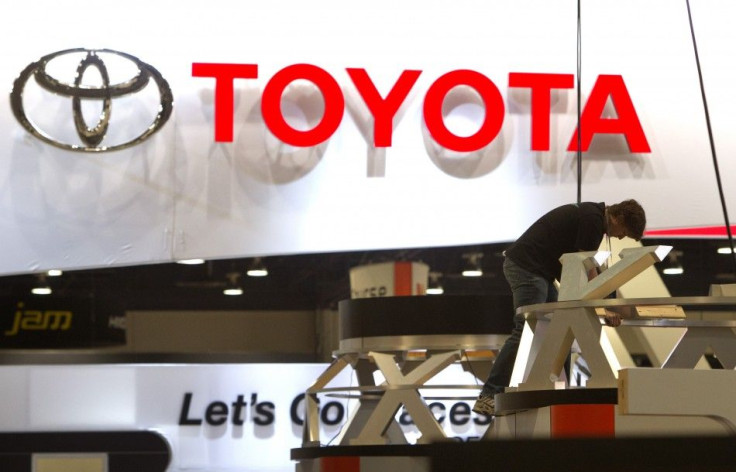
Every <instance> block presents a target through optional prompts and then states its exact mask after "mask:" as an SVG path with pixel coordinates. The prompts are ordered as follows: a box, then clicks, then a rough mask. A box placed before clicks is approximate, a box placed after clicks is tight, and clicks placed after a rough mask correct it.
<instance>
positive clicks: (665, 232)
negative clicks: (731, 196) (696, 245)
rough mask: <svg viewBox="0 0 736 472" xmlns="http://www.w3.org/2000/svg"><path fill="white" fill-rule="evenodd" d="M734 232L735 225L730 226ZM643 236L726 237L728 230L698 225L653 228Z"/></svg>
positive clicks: (723, 227)
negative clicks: (692, 226)
mask: <svg viewBox="0 0 736 472" xmlns="http://www.w3.org/2000/svg"><path fill="white" fill-rule="evenodd" d="M734 232H736V226H731V233H734ZM644 235H645V236H649V237H656V236H672V237H678V236H679V237H685V236H689V237H692V236H702V237H711V238H713V237H727V236H728V232H727V231H726V227H725V226H700V227H694V228H672V229H655V230H650V231H646V232H645V233H644Z"/></svg>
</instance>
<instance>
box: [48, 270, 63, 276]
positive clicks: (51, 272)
mask: <svg viewBox="0 0 736 472" xmlns="http://www.w3.org/2000/svg"><path fill="white" fill-rule="evenodd" d="M61 274H63V272H62V271H60V270H59V269H49V270H48V271H47V272H46V275H48V276H49V277H59V276H61Z"/></svg>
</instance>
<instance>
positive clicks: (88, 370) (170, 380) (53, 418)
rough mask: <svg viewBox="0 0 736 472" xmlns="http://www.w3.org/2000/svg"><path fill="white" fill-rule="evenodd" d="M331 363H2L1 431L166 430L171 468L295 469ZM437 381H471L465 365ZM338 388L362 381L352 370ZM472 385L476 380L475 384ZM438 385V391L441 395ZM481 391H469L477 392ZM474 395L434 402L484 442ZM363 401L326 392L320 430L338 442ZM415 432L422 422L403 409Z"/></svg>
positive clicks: (454, 428)
mask: <svg viewBox="0 0 736 472" xmlns="http://www.w3.org/2000/svg"><path fill="white" fill-rule="evenodd" d="M326 367H327V365H326V364H246V365H234V364H233V365H229V364H218V365H104V366H103V365H76V366H2V367H0V381H1V382H2V384H3V390H2V394H1V396H2V398H1V399H2V401H1V402H0V424H2V430H3V431H6V432H13V431H48V432H64V431H112V430H120V431H138V430H153V431H157V432H159V433H160V434H161V435H163V437H164V438H165V439H166V441H167V442H168V443H169V445H170V446H171V453H172V462H171V464H170V466H169V468H168V471H169V472H179V471H184V470H197V469H199V470H207V471H220V470H223V471H225V470H237V471H238V472H250V471H253V472H266V471H284V472H285V471H293V470H294V462H292V461H291V460H290V451H291V449H292V448H298V447H301V441H302V424H303V421H304V402H303V398H304V397H303V394H304V391H305V390H306V389H307V387H309V386H310V385H311V384H312V383H313V382H314V380H315V379H316V378H317V377H318V376H319V375H320V374H321V373H322V372H323V371H324V369H325V368H326ZM443 375H444V377H442V376H437V378H435V379H433V382H431V383H432V384H434V385H449V384H457V383H458V382H465V381H467V380H468V376H469V374H467V373H463V372H462V371H461V369H460V367H459V366H458V369H457V370H456V371H452V370H450V371H448V373H445V374H443ZM333 382H336V385H342V386H350V385H353V386H355V385H356V384H357V382H356V381H355V379H354V378H353V379H351V374H350V372H349V371H345V372H344V373H342V374H340V376H338V377H337V378H336V379H335V380H333ZM471 385H472V384H471ZM437 392H438V390H435V391H434V392H433V393H434V394H437ZM474 393H475V392H473V391H472V390H469V391H467V395H469V396H473V395H474ZM471 401H472V400H470V399H468V400H465V401H463V400H457V401H451V402H448V401H431V400H430V401H428V403H430V407H431V410H432V411H433V413H434V414H435V417H436V418H437V419H438V421H439V422H440V424H441V425H442V427H443V428H444V430H445V432H446V434H447V435H448V436H449V437H458V438H461V439H463V440H473V439H475V440H477V439H479V438H480V437H481V436H482V434H483V433H484V432H485V429H486V428H487V426H488V418H487V417H485V416H482V415H476V414H474V413H471V411H470V408H471V407H472V403H471ZM354 408H357V400H356V399H349V398H348V399H346V398H345V396H344V395H343V396H341V397H337V396H335V397H330V396H327V395H325V396H321V397H320V417H321V421H320V424H321V425H322V427H321V433H320V436H321V438H322V440H323V443H324V445H325V446H327V445H329V444H330V441H332V440H334V438H335V437H337V435H338V434H339V432H340V429H341V427H342V426H343V425H345V424H346V423H347V420H348V418H349V415H350V414H351V412H352V410H353V409H354ZM397 421H399V423H400V425H401V427H402V429H403V430H404V432H405V434H406V436H407V437H408V438H414V440H415V439H416V437H417V436H418V432H417V428H416V426H414V424H413V423H412V421H411V418H409V417H408V416H407V414H406V413H405V412H404V411H403V410H399V412H398V413H397Z"/></svg>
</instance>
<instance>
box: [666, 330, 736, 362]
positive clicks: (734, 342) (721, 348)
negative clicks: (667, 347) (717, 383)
mask: <svg viewBox="0 0 736 472" xmlns="http://www.w3.org/2000/svg"><path fill="white" fill-rule="evenodd" d="M708 348H710V349H712V350H713V353H714V354H715V356H716V357H717V358H718V362H720V363H721V365H722V366H723V368H724V369H732V370H733V369H734V368H736V333H734V331H733V329H724V328H722V327H715V326H710V327H708V326H688V328H687V329H686V330H685V332H684V333H683V334H682V337H681V338H680V340H679V341H678V342H677V344H675V348H674V349H673V350H672V352H671V353H670V355H669V356H668V357H667V360H665V361H664V363H663V364H662V368H666V369H673V368H674V369H677V368H679V369H693V368H695V366H696V365H697V364H698V362H700V359H701V358H702V357H703V355H704V354H705V353H706V352H707V351H708Z"/></svg>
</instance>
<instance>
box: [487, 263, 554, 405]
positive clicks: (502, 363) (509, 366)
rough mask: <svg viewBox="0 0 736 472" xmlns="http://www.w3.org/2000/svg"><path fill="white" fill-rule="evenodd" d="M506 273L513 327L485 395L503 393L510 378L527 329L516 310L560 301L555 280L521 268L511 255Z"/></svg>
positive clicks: (490, 377)
mask: <svg viewBox="0 0 736 472" xmlns="http://www.w3.org/2000/svg"><path fill="white" fill-rule="evenodd" d="M503 275H504V276H505V277H506V281H507V282H508V283H509V285H510V286H511V293H512V295H513V299H514V329H513V330H512V331H511V336H509V338H508V339H507V340H506V342H505V343H504V345H503V347H502V348H501V350H500V351H499V353H498V356H497V357H496V361H495V362H494V363H493V367H492V368H491V373H490V375H489V376H488V380H486V383H485V385H483V392H482V393H483V394H486V395H495V394H497V393H502V392H503V391H504V389H505V388H506V387H508V386H509V382H510V381H511V373H512V372H513V370H514V362H515V361H516V353H517V352H518V351H519V341H521V333H522V331H523V330H524V317H523V316H520V315H517V314H516V309H517V308H519V307H520V306H525V305H534V304H537V303H545V302H556V301H557V287H555V285H554V281H553V280H547V279H545V278H544V277H542V276H540V275H537V274H534V273H532V272H529V271H528V270H525V269H522V268H521V267H519V266H518V265H517V264H516V263H515V262H514V261H512V260H511V259H509V258H508V257H507V258H506V259H505V260H504V261H503Z"/></svg>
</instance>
